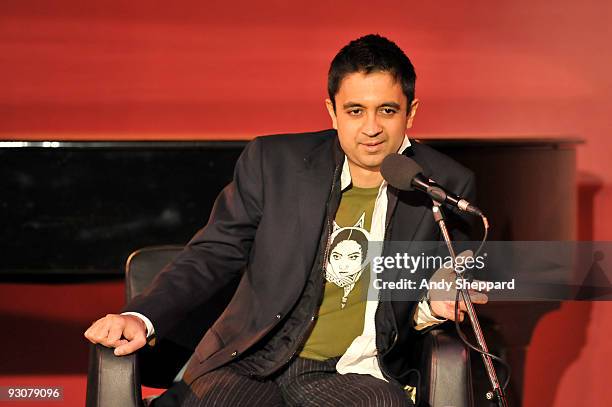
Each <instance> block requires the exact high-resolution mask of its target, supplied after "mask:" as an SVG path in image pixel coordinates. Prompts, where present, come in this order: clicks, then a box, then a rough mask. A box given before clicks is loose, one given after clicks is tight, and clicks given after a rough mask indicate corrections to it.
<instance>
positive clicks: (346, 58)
mask: <svg viewBox="0 0 612 407" xmlns="http://www.w3.org/2000/svg"><path fill="white" fill-rule="evenodd" d="M355 72H363V73H365V74H369V73H372V72H389V73H390V74H391V75H393V77H394V78H395V80H397V81H399V82H400V84H401V85H402V91H403V92H404V95H406V98H407V99H408V108H410V104H411V103H412V101H413V100H414V85H415V82H416V73H415V72H414V66H413V65H412V62H410V59H409V58H408V57H407V56H406V54H404V51H402V50H401V48H400V47H398V46H397V45H396V44H395V43H394V42H393V41H391V40H389V39H387V38H385V37H383V36H381V35H378V34H368V35H365V36H363V37H360V38H357V39H356V40H353V41H351V42H349V43H348V45H345V46H344V47H343V48H342V49H341V50H340V52H338V54H336V56H335V57H334V59H333V60H332V62H331V65H330V67H329V72H328V75H327V93H328V94H329V99H330V100H331V101H332V104H333V106H334V110H335V109H336V101H335V96H336V94H337V93H338V90H339V89H340V84H341V83H342V80H343V79H344V78H345V77H346V76H347V75H350V74H352V73H355Z"/></svg>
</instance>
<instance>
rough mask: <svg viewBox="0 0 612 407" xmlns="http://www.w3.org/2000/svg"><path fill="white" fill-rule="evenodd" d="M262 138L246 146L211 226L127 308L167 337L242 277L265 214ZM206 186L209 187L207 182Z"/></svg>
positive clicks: (161, 335)
mask: <svg viewBox="0 0 612 407" xmlns="http://www.w3.org/2000/svg"><path fill="white" fill-rule="evenodd" d="M261 144H262V141H261V139H254V140H253V141H251V142H250V143H249V144H248V145H247V146H246V147H245V149H244V151H243V152H242V154H241V155H240V158H239V159H238V161H237V163H236V167H235V169H234V177H233V181H232V182H231V183H230V184H229V185H227V186H226V187H225V188H224V189H223V191H222V192H221V193H220V195H219V196H218V197H217V199H216V201H215V204H214V206H213V209H212V212H211V215H210V218H209V220H208V223H207V225H206V226H205V227H204V228H202V229H201V230H200V231H198V232H197V233H196V235H195V236H194V237H193V238H192V239H191V241H190V242H189V243H188V244H187V246H186V247H185V248H184V249H183V251H182V252H181V253H180V254H179V255H178V256H177V257H176V258H175V259H174V261H173V262H172V263H171V264H169V265H168V266H167V267H166V268H165V269H164V270H163V271H162V272H160V273H159V274H158V275H157V276H156V278H155V279H154V280H153V282H152V283H151V285H150V286H149V287H148V288H147V289H146V290H145V291H144V292H143V294H141V295H139V296H137V297H135V298H134V299H133V300H132V301H131V302H130V303H129V304H128V305H127V306H126V307H125V308H124V310H123V311H128V312H138V313H141V314H143V315H145V316H146V317H147V318H149V319H150V320H151V322H152V323H153V327H154V329H155V333H156V335H157V337H163V336H165V335H166V334H167V333H168V332H169V330H170V329H171V328H172V327H173V325H175V324H176V323H178V322H179V321H180V320H181V319H183V318H184V317H185V316H186V315H187V313H189V312H190V311H191V310H193V309H194V308H195V307H197V306H198V305H200V304H202V303H203V302H205V301H207V300H208V299H209V298H210V297H212V296H213V295H214V294H215V293H216V292H217V291H218V290H220V289H221V288H222V287H224V286H225V285H226V284H228V283H229V282H230V281H232V280H233V279H234V278H236V277H237V276H238V275H239V274H240V273H241V272H242V270H243V268H244V267H245V265H246V264H247V260H248V258H249V254H250V250H251V247H252V245H253V240H254V237H255V233H256V231H257V226H258V224H259V221H260V219H261V216H262V213H263V202H264V196H263V190H264V188H263V176H262V163H263V157H262V147H261ZM203 187H204V188H205V187H206V186H203Z"/></svg>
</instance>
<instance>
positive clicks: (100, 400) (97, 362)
mask: <svg viewBox="0 0 612 407" xmlns="http://www.w3.org/2000/svg"><path fill="white" fill-rule="evenodd" d="M86 406H87V407H114V406H122V407H143V406H144V404H143V401H142V392H141V389H140V374H139V373H138V369H137V364H136V354H131V355H126V356H115V355H114V353H113V349H111V348H107V347H105V346H102V345H93V344H92V345H91V346H90V349H89V372H88V374H87V401H86Z"/></svg>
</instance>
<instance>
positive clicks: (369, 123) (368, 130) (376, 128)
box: [362, 114, 382, 137]
mask: <svg viewBox="0 0 612 407" xmlns="http://www.w3.org/2000/svg"><path fill="white" fill-rule="evenodd" d="M362 132H363V134H365V135H366V136H368V137H376V136H378V135H379V134H380V133H381V132H382V127H381V125H380V123H378V117H377V115H376V114H369V115H367V116H366V121H365V123H364V125H363V129H362Z"/></svg>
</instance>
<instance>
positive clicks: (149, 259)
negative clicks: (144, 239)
mask: <svg viewBox="0 0 612 407" xmlns="http://www.w3.org/2000/svg"><path fill="white" fill-rule="evenodd" d="M182 249H183V247H182V246H177V245H172V246H170V245H169V246H152V247H145V248H142V249H139V250H136V251H135V252H134V253H132V254H131V255H130V257H129V258H128V260H127V263H126V265H125V300H126V302H129V301H130V300H131V299H132V298H134V297H136V296H137V295H138V294H140V293H141V292H142V291H143V290H144V289H145V288H146V287H147V286H148V285H149V284H150V283H151V281H153V278H155V276H156V275H157V273H159V272H160V271H161V270H162V269H163V268H164V267H165V266H166V265H167V264H168V263H170V262H171V261H172V260H173V259H174V258H175V257H176V255H177V254H179V253H180V252H181V250H182Z"/></svg>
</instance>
